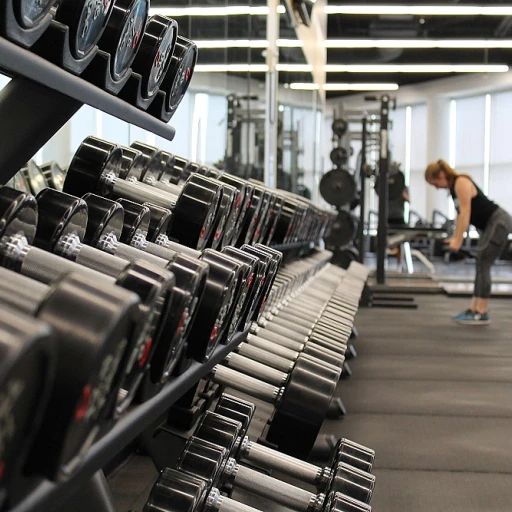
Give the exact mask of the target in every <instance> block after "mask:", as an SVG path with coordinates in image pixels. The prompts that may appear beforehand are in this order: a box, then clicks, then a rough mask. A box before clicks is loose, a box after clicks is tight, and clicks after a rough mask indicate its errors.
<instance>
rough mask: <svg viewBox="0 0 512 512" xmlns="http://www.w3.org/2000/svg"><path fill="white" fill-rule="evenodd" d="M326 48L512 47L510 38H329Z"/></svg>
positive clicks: (325, 43)
mask: <svg viewBox="0 0 512 512" xmlns="http://www.w3.org/2000/svg"><path fill="white" fill-rule="evenodd" d="M324 45H325V47H326V48H461V49H472V48H477V49H481V48H512V40H508V39H474V40H471V39H328V40H326V41H325V42H324Z"/></svg>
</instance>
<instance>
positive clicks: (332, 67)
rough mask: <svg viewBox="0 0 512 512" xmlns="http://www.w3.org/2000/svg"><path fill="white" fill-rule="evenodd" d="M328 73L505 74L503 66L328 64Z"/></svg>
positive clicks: (505, 69)
mask: <svg viewBox="0 0 512 512" xmlns="http://www.w3.org/2000/svg"><path fill="white" fill-rule="evenodd" d="M324 69H325V71H326V72H327V73H505V72H507V71H508V66H506V65H502V64H498V65H497V64H350V65H343V64H327V65H326V66H325V67H324Z"/></svg>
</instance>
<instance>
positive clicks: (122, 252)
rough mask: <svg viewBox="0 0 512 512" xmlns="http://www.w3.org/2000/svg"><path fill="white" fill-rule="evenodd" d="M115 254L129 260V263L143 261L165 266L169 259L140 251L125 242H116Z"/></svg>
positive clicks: (161, 266)
mask: <svg viewBox="0 0 512 512" xmlns="http://www.w3.org/2000/svg"><path fill="white" fill-rule="evenodd" d="M114 254H115V256H117V257H118V258H122V259H124V260H127V261H129V262H130V263H136V262H137V261H145V262H146V263H150V264H151V265H155V266H156V267H160V268H166V267H167V265H168V264H169V260H164V259H162V258H159V257H158V256H154V255H153V254H150V253H149V252H144V251H141V250H140V249H136V248H135V247H131V246H130V245H126V244H118V245H117V246H116V248H115V252H114Z"/></svg>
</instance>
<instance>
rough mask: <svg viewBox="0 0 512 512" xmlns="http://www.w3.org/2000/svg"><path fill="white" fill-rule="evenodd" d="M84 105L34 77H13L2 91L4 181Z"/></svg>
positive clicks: (0, 176)
mask: <svg viewBox="0 0 512 512" xmlns="http://www.w3.org/2000/svg"><path fill="white" fill-rule="evenodd" d="M82 105H83V104H82V103H80V102H79V101H77V100H75V99H73V98H70V97H69V96H66V95H64V94H62V93H60V92H58V91H55V90H53V89H49V88H48V87H44V86H43V85H40V84H38V83H36V82H32V81H31V80H28V79H25V78H20V77H16V78H13V79H12V80H11V81H10V82H9V83H8V84H7V85H6V86H5V87H4V89H3V90H2V92H1V93H0V119H1V120H2V122H1V123H0V140H1V141H2V143H1V144H0V183H6V182H7V181H9V180H10V179H11V178H12V177H13V176H14V174H16V172H17V171H18V170H19V169H21V168H22V167H23V166H24V165H25V164H26V163H27V161H28V160H30V159H31V158H32V157H33V156H34V155H35V154H36V153H37V151H39V149H41V147H42V146H44V145H45V144H46V143H47V142H48V140H50V138H51V137H53V135H55V134H56V133H57V132H58V131H59V130H60V129H61V128H62V127H63V126H64V125H65V124H66V123H67V122H68V121H69V119H70V118H71V117H72V116H73V115H74V114H75V113H76V112H77V111H78V109H79V108H80V107H81V106H82Z"/></svg>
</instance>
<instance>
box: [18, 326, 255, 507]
mask: <svg viewBox="0 0 512 512" xmlns="http://www.w3.org/2000/svg"><path fill="white" fill-rule="evenodd" d="M246 336H247V332H243V333H237V334H235V335H234V336H233V338H232V340H231V342H230V343H229V344H228V345H225V346H221V347H218V348H217V349H216V350H215V352H214V353H213V355H212V357H211V358H210V360H209V361H208V362H207V363H204V364H200V363H196V362H194V363H193V364H192V366H191V367H190V368H189V369H188V370H187V371H186V372H185V373H184V374H183V375H180V376H179V377H177V378H175V379H173V380H172V381H171V382H169V383H168V384H167V385H166V386H165V387H164V389H163V390H162V391H161V392H160V393H159V394H158V395H156V396H155V397H154V398H152V399H151V400H148V401H147V402H144V403H142V404H140V405H136V406H134V407H133V408H132V410H131V411H130V412H128V413H127V414H126V415H125V416H124V417H123V418H122V419H121V420H119V422H118V423H117V424H116V426H115V427H114V428H113V429H112V430H111V431H110V432H109V433H108V434H106V435H105V436H104V437H102V438H100V439H99V440H98V441H97V442H96V443H94V444H93V446H92V447H91V449H90V450H89V453H88V454H87V456H86V457H85V460H84V462H83V464H82V465H81V467H80V469H79V470H78V471H77V472H76V474H75V475H74V476H73V477H72V479H71V480H68V481H67V482H62V483H54V482H50V481H48V480H42V479H39V480H38V481H36V482H33V483H30V482H27V489H26V498H25V499H24V500H23V501H21V502H20V503H18V504H17V505H16V506H15V507H13V508H12V509H10V512H34V511H39V510H53V508H52V507H56V506H58V504H59V503H62V502H64V501H65V500H66V498H70V497H72V496H73V492H74V491H77V490H79V489H80V488H81V487H82V486H83V485H84V484H85V483H86V482H87V481H88V480H90V479H91V477H93V475H94V474H95V473H96V472H97V471H99V470H101V468H102V467H103V466H105V464H107V463H108V462H109V461H110V460H112V458H114V457H115V456H116V455H117V454H118V453H119V452H121V450H122V449H123V448H124V447H125V446H127V445H128V444H129V443H130V442H131V441H133V440H134V439H135V438H136V437H137V436H138V435H139V434H141V433H142V432H143V431H144V430H146V429H147V428H148V427H149V426H151V424H152V423H153V422H154V421H155V420H156V419H158V418H159V417H160V416H161V415H162V414H163V413H165V411H166V410H167V409H169V407H170V406H171V405H172V404H174V403H175V402H176V400H177V399H178V398H180V397H181V396H182V395H183V394H185V393H186V391H188V390H189V389H190V388H191V387H192V385H193V384H195V383H196V382H198V381H199V380H200V379H201V378H202V377H204V376H205V375H206V374H208V373H209V372H210V370H211V369H212V368H213V367H214V366H215V365H216V364H217V363H219V362H220V361H222V360H223V359H224V358H225V357H226V355H227V354H229V353H230V352H231V351H232V350H233V349H234V348H235V347H236V346H238V345H239V344H240V343H242V341H243V340H244V339H245V337H246Z"/></svg>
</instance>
